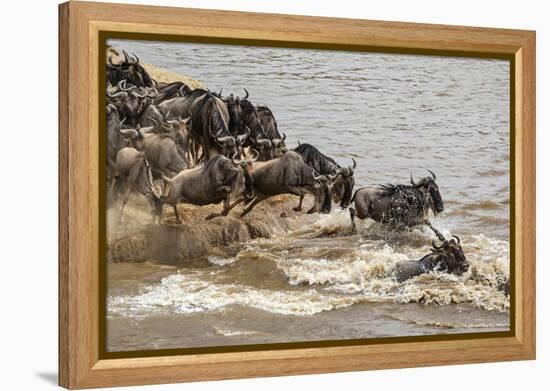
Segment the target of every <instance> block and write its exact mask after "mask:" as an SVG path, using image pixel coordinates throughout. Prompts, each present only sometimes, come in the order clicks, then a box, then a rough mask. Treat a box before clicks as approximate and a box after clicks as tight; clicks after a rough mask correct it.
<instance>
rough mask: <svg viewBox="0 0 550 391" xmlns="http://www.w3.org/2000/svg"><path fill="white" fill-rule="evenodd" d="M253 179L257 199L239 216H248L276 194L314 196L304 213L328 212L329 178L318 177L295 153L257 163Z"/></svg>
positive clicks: (329, 204) (291, 152) (329, 200)
mask: <svg viewBox="0 0 550 391" xmlns="http://www.w3.org/2000/svg"><path fill="white" fill-rule="evenodd" d="M252 177H253V178H254V191H255V193H256V195H255V198H254V199H253V200H251V201H250V202H249V203H248V205H246V207H245V210H244V211H243V213H242V214H241V216H244V215H246V214H247V213H249V212H250V211H251V210H252V209H253V208H254V207H255V206H256V205H257V204H258V203H259V202H261V201H263V200H266V199H268V198H270V197H273V196H276V195H279V194H294V195H297V196H301V195H302V194H313V195H314V196H315V202H314V204H313V206H312V207H311V209H310V210H308V212H307V213H315V212H319V211H321V212H322V213H329V212H330V209H331V207H332V204H331V196H330V186H331V181H330V178H327V177H326V176H324V175H318V174H317V173H316V172H315V170H314V169H313V168H311V167H310V166H308V165H307V164H306V163H305V162H304V160H303V159H302V157H301V156H300V155H299V154H298V153H296V152H294V151H289V152H287V153H285V154H284V155H283V156H282V157H280V158H277V159H273V160H269V161H267V162H258V163H256V164H255V165H254V170H253V172H252Z"/></svg>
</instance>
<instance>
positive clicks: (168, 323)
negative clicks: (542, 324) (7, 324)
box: [59, 2, 535, 388]
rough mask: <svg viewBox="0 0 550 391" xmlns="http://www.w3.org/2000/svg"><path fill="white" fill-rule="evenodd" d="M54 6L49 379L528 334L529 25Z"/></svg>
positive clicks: (293, 368)
mask: <svg viewBox="0 0 550 391" xmlns="http://www.w3.org/2000/svg"><path fill="white" fill-rule="evenodd" d="M59 11H60V56H59V72H60V105H59V107H60V110H59V114H60V176H59V177H60V243H59V246H60V266H59V271H60V307H59V311H60V352H59V357H60V364H59V365H60V384H61V385H62V386H64V387H67V388H87V387H98V386H120V385H131V384H135V385H137V384H154V383H164V382H181V381H196V380H212V379H230V378H239V377H255V376H275V375H286V374H305V373H322V372H336V371H348V370H367V369H378V368H398V367H408V366H428V365H443V364H458V363H474V362H489V361H503V360H521V359H533V358H534V357H535V313H534V310H535V122H534V121H535V33H534V32H531V31H522V30H504V29H487V28H473V27H457V26H441V25H426V24H411V23H394V22H377V21H367V20H351V19H349V20H348V19H332V18H317V17H301V16H300V17H298V16H290V15H270V14H253V13H238V12H225V11H224V12H222V11H205V10H196V9H179V8H167V7H148V6H133V5H118V4H101V3H85V2H69V3H65V4H62V5H60V8H59ZM457 351H459V352H460V354H457Z"/></svg>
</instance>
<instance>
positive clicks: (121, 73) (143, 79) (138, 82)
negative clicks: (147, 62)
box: [107, 50, 154, 87]
mask: <svg viewBox="0 0 550 391" xmlns="http://www.w3.org/2000/svg"><path fill="white" fill-rule="evenodd" d="M122 53H123V54H124V60H122V61H121V62H119V63H118V64H115V63H114V62H113V59H112V57H109V59H108V64H107V77H108V78H109V79H110V80H111V81H114V83H113V84H115V83H117V82H118V81H119V80H122V79H126V80H128V82H130V83H132V84H133V85H135V86H138V87H154V82H153V80H152V79H151V76H149V74H148V73H147V71H146V70H145V68H144V67H143V66H142V65H141V64H140V63H139V58H138V57H137V56H136V55H135V54H133V53H132V55H131V56H130V55H128V53H126V51H124V50H123V51H122Z"/></svg>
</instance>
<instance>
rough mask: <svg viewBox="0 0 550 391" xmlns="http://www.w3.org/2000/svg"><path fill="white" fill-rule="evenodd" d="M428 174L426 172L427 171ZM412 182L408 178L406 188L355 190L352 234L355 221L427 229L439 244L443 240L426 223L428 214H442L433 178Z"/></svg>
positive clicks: (386, 186)
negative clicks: (371, 220)
mask: <svg viewBox="0 0 550 391" xmlns="http://www.w3.org/2000/svg"><path fill="white" fill-rule="evenodd" d="M428 171H429V170H428ZM430 174H431V175H432V176H431V177H429V176H428V177H425V178H422V179H420V180H419V181H418V182H415V181H414V180H413V178H412V174H411V184H410V185H378V186H371V187H363V188H361V189H358V190H357V191H356V192H355V194H354V195H353V198H352V202H355V208H353V207H351V208H350V209H349V211H350V217H351V224H352V227H353V230H354V231H356V226H355V217H356V216H357V217H358V218H360V219H366V218H367V217H370V218H371V219H373V220H374V221H377V222H379V223H383V224H387V225H389V226H391V227H392V228H396V229H399V228H415V227H419V226H428V227H429V228H430V229H431V230H432V231H433V232H434V233H435V235H436V236H437V237H438V239H439V240H441V241H443V240H445V238H444V237H443V235H441V233H440V232H439V231H438V230H437V229H435V228H434V227H433V226H432V224H431V223H430V221H429V219H428V214H429V211H430V210H432V212H433V213H434V215H435V216H437V214H439V213H441V212H443V210H444V205H443V198H441V193H440V192H439V187H438V186H437V184H436V183H435V181H436V176H435V174H434V173H433V172H432V171H430Z"/></svg>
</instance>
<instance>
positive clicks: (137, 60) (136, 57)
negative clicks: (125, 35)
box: [132, 53, 139, 64]
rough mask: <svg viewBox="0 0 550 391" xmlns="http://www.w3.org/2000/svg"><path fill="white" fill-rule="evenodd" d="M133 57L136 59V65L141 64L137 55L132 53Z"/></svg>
mask: <svg viewBox="0 0 550 391" xmlns="http://www.w3.org/2000/svg"><path fill="white" fill-rule="evenodd" d="M132 56H134V59H135V60H134V64H138V63H139V57H138V56H136V54H135V53H132Z"/></svg>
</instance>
